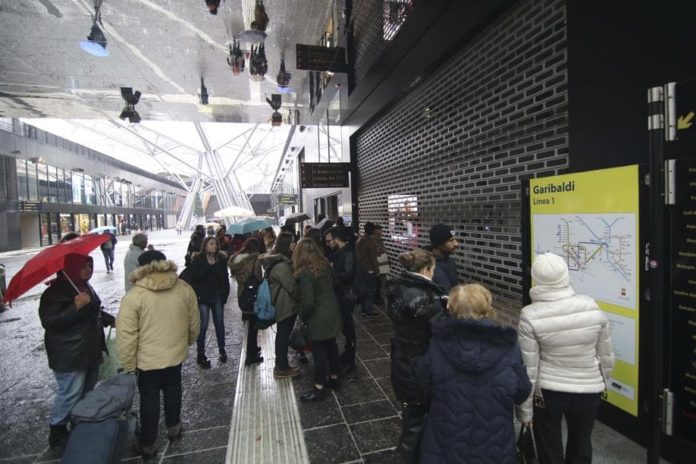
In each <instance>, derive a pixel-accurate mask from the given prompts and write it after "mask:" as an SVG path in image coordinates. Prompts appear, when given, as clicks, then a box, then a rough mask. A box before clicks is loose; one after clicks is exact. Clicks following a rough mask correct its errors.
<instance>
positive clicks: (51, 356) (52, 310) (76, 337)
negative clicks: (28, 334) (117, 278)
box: [39, 277, 106, 372]
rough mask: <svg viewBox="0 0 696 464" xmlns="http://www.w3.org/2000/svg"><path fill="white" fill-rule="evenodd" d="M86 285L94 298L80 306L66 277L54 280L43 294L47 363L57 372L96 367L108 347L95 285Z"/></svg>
mask: <svg viewBox="0 0 696 464" xmlns="http://www.w3.org/2000/svg"><path fill="white" fill-rule="evenodd" d="M84 285H85V286H86V288H87V289H88V290H87V291H88V292H89V293H90V294H91V295H90V296H91V298H92V300H91V301H90V302H89V304H87V306H85V307H83V308H81V309H77V307H76V306H75V296H76V295H77V292H75V289H74V288H73V287H72V285H71V284H70V283H69V282H68V281H67V279H65V277H59V278H57V279H56V280H54V281H53V283H52V284H51V286H50V287H48V288H47V289H46V290H45V291H44V292H43V294H42V295H41V302H40V303H39V317H40V318H41V325H42V326H43V328H44V329H45V330H46V333H45V334H44V343H45V344H46V355H47V356H48V366H49V367H50V368H51V369H52V370H54V371H56V372H74V371H82V370H86V369H88V368H92V367H97V366H99V363H100V362H101V360H102V351H103V350H104V349H105V348H106V345H105V343H104V332H103V331H102V329H101V325H100V324H99V308H100V307H101V301H100V300H99V297H98V296H97V294H96V293H95V292H94V290H93V289H92V287H90V286H89V285H88V284H84Z"/></svg>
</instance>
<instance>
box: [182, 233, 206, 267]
mask: <svg viewBox="0 0 696 464" xmlns="http://www.w3.org/2000/svg"><path fill="white" fill-rule="evenodd" d="M204 238H205V226H204V225H203V224H198V225H197V226H196V228H195V229H194V230H193V233H192V234H191V239H190V240H189V244H188V248H186V256H185V257H184V262H185V266H186V267H189V266H190V265H191V256H193V254H194V253H198V252H199V251H201V244H202V243H203V239H204Z"/></svg>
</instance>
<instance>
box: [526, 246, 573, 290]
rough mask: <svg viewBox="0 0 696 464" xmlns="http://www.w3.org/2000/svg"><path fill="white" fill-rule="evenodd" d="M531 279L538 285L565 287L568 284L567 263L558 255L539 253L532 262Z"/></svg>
mask: <svg viewBox="0 0 696 464" xmlns="http://www.w3.org/2000/svg"><path fill="white" fill-rule="evenodd" d="M532 279H534V282H536V283H537V284H538V285H546V286H548V287H556V288H561V287H567V286H568V285H569V284H570V278H569V277H568V265H567V264H566V262H565V261H564V260H563V258H561V257H560V256H558V255H555V254H553V253H548V252H547V253H544V254H543V255H539V256H537V257H536V259H535V260H534V264H532Z"/></svg>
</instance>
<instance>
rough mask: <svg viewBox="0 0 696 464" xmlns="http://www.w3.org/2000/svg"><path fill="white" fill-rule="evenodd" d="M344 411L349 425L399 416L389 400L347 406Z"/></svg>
mask: <svg viewBox="0 0 696 464" xmlns="http://www.w3.org/2000/svg"><path fill="white" fill-rule="evenodd" d="M342 411H343V415H344V416H345V418H346V422H347V423H348V424H354V423H356V422H365V421H369V420H374V419H382V418H385V417H391V416H396V415H397V412H396V410H395V409H394V406H393V405H392V404H391V402H390V401H388V400H381V401H374V402H371V403H363V404H356V405H353V406H345V407H343V408H342Z"/></svg>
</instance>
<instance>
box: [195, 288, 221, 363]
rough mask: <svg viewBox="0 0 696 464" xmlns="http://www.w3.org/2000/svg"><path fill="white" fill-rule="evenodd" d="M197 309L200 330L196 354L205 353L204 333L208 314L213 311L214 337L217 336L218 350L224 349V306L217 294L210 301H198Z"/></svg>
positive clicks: (206, 328)
mask: <svg viewBox="0 0 696 464" xmlns="http://www.w3.org/2000/svg"><path fill="white" fill-rule="evenodd" d="M198 310H199V311H200V313H201V332H200V333H199V334H198V340H197V342H196V347H197V348H198V354H199V355H203V354H205V333H206V332H207V331H208V318H209V314H210V312H211V311H212V312H213V325H215V337H216V338H217V344H218V351H219V352H220V353H222V352H223V351H225V312H224V306H223V303H222V301H221V298H220V297H219V296H217V297H215V298H214V299H213V301H212V304H211V303H210V302H206V303H203V302H198Z"/></svg>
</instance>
